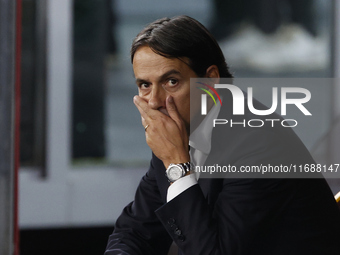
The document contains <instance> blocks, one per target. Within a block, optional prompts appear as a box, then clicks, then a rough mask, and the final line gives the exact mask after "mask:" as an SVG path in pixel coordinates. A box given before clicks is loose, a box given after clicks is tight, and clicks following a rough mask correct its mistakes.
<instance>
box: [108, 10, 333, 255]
mask: <svg viewBox="0 0 340 255" xmlns="http://www.w3.org/2000/svg"><path fill="white" fill-rule="evenodd" d="M131 60H132V64H133V69H134V74H135V78H136V83H137V86H138V91H139V95H138V96H135V97H134V103H135V105H136V106H137V108H138V110H139V111H140V114H141V116H142V124H143V126H144V128H145V136H146V141H147V144H148V145H149V147H150V148H151V150H152V152H153V157H152V160H151V164H150V168H149V170H148V172H147V173H146V174H145V176H144V177H143V178H142V180H141V182H140V184H139V187H138V188H137V192H136V196H135V200H134V201H133V202H132V203H130V204H129V205H128V206H127V207H125V209H124V210H123V212H122V214H121V216H120V217H119V218H118V219H117V222H116V227H115V230H114V232H113V234H112V235H111V236H110V238H109V242H108V245H107V250H106V253H105V254H107V255H112V254H157V255H159V254H167V252H168V250H169V247H170V245H171V243H172V242H175V243H176V244H177V246H178V248H179V253H180V254H187V255H188V254H189V255H197V254H204V255H207V254H223V255H228V254H232V255H234V254H261V255H264V254H268V255H269V254H270V255H274V254H275V255H276V254H289V255H294V254H299V255H300V254H308V255H310V254H334V255H335V254H339V253H340V244H339V240H340V239H339V238H340V233H339V231H340V216H339V214H340V212H339V210H338V208H337V206H336V203H335V201H334V198H333V196H332V194H331V192H330V190H329V188H328V186H327V184H326V183H325V181H324V180H323V179H258V178H253V179H245V178H238V179H237V178H228V177H227V178H223V179H206V178H200V177H198V178H199V179H198V181H197V179H196V178H195V177H196V176H195V173H192V171H191V169H192V166H191V164H195V165H203V164H213V163H217V162H218V163H221V164H225V165H228V164H232V165H234V166H238V167H239V166H242V165H258V164H262V163H263V164H267V163H271V164H273V165H275V164H278V165H279V164H303V163H313V162H314V161H313V159H312V158H311V156H310V155H309V153H308V151H307V150H306V148H305V147H304V145H303V144H302V143H301V141H300V140H299V139H298V138H297V137H296V135H295V134H294V132H293V131H291V129H288V128H278V129H269V128H267V127H265V128H260V129H256V130H250V129H248V128H234V129H233V128H228V129H225V128H224V129H221V128H218V127H217V128H214V129H213V128H212V127H209V126H207V124H206V121H204V120H203V122H202V123H201V124H199V125H198V126H197V127H196V126H195V127H194V128H193V127H190V78H192V77H205V78H210V79H219V78H220V77H228V78H231V77H232V76H231V74H230V73H229V70H228V67H227V64H226V62H225V59H224V56H223V54H222V52H221V50H220V48H219V46H218V44H217V43H216V41H215V39H214V38H213V37H212V36H211V35H210V33H209V32H208V31H207V30H206V29H205V28H204V27H203V26H202V25H201V24H200V23H199V22H198V21H196V20H194V19H192V18H190V17H187V16H179V17H175V18H172V19H168V18H164V19H161V20H157V21H155V22H153V23H151V24H150V25H149V26H147V27H146V28H145V29H144V30H142V31H141V33H140V34H139V35H137V37H136V38H135V40H134V42H133V44H132V50H131ZM222 100H223V107H215V106H214V107H209V109H210V111H209V113H208V115H214V116H215V117H217V116H218V117H219V118H228V117H229V118H230V114H231V113H230V112H231V110H230V109H231V105H232V99H231V97H230V95H229V94H228V93H225V94H223V99H222ZM256 104H257V107H262V106H260V105H259V104H258V103H257V102H256ZM225 105H226V106H227V107H225ZM192 108H193V109H191V110H192V112H191V113H192V114H194V115H195V110H196V109H195V107H192ZM257 109H259V108H257ZM251 117H252V115H251V113H249V111H247V113H246V116H245V118H247V119H249V118H251ZM275 117H276V118H277V116H275ZM198 118H199V117H198ZM200 122H201V121H198V123H200ZM202 126H203V128H202ZM194 129H195V130H194ZM190 130H192V131H193V132H192V133H191V134H190ZM194 133H195V135H194ZM203 133H204V135H205V137H208V139H207V141H206V142H205V144H203V145H202V144H201V145H200V142H199V140H197V137H202V136H200V135H203ZM189 135H190V138H189ZM193 136H196V138H193ZM216 143H219V144H223V145H224V149H223V151H217V149H216V146H215V144H216ZM189 144H190V149H189ZM206 144H208V145H211V148H210V149H209V148H208V149H207V148H206V147H205V145H206ZM207 147H209V146H207ZM179 169H181V170H182V172H179V171H178V170H179Z"/></svg>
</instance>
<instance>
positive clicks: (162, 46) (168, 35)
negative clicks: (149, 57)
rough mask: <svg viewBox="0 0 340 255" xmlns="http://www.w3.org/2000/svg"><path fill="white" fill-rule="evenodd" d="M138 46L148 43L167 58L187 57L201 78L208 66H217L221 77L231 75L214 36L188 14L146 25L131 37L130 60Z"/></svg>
mask: <svg viewBox="0 0 340 255" xmlns="http://www.w3.org/2000/svg"><path fill="white" fill-rule="evenodd" d="M141 46H149V47H150V48H151V49H152V50H153V51H154V52H155V53H157V54H159V55H161V56H164V57H167V58H181V57H187V58H188V59H189V63H188V64H189V66H190V67H191V69H192V70H193V71H194V72H195V73H196V74H197V75H198V76H200V77H203V76H204V75H205V73H206V70H207V68H208V67H209V66H211V65H216V66H217V67H218V70H219V73H220V76H221V77H226V78H232V75H231V73H230V72H229V70H228V66H227V63H226V61H225V58H224V55H223V53H222V51H221V48H220V46H219V45H218V43H217V42H216V40H215V38H214V37H213V36H212V35H211V34H210V32H209V31H208V30H207V29H206V28H205V27H204V26H203V25H202V24H201V23H200V22H198V21H197V20H195V19H193V18H191V17H188V16H178V17H174V18H171V19H170V18H162V19H159V20H156V21H154V22H152V23H151V24H149V25H148V26H147V27H145V28H144V29H143V30H142V31H141V32H140V33H139V34H138V35H137V36H136V38H135V39H134V40H133V43H132V47H131V62H133V58H134V55H135V53H136V51H137V49H138V48H139V47H141Z"/></svg>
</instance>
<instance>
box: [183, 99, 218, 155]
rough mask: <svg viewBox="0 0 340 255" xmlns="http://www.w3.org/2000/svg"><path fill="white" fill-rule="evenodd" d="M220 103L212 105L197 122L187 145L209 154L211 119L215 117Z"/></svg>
mask: <svg viewBox="0 0 340 255" xmlns="http://www.w3.org/2000/svg"><path fill="white" fill-rule="evenodd" d="M220 109H221V105H220V104H218V105H214V106H213V107H212V108H211V110H210V111H209V113H208V115H207V116H206V117H205V118H204V120H203V121H202V122H201V123H200V124H199V126H198V127H197V128H196V129H195V131H194V132H193V133H192V134H191V135H190V137H189V145H190V146H191V147H193V148H194V149H196V150H199V151H201V152H203V153H204V154H209V153H210V150H211V135H212V130H213V120H214V119H217V116H218V114H219V112H220Z"/></svg>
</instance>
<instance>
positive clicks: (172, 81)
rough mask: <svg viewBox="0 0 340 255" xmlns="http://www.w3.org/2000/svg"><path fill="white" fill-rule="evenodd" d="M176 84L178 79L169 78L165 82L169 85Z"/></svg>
mask: <svg viewBox="0 0 340 255" xmlns="http://www.w3.org/2000/svg"><path fill="white" fill-rule="evenodd" d="M177 84H178V80H176V79H169V80H168V82H167V85H168V86H170V87H174V86H176V85H177Z"/></svg>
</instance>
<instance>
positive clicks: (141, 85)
mask: <svg viewBox="0 0 340 255" xmlns="http://www.w3.org/2000/svg"><path fill="white" fill-rule="evenodd" d="M138 87H139V88H140V89H147V88H149V87H150V84H149V83H146V82H142V83H140V84H138Z"/></svg>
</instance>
